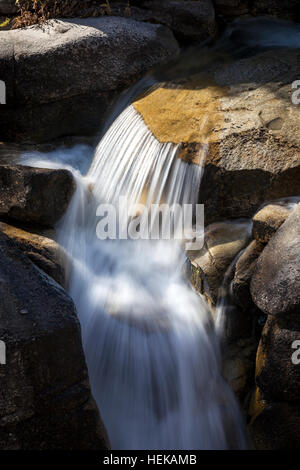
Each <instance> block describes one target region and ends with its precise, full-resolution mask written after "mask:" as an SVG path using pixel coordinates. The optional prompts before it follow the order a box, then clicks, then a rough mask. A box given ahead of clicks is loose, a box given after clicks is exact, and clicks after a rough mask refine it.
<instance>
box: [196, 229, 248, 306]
mask: <svg viewBox="0 0 300 470" xmlns="http://www.w3.org/2000/svg"><path fill="white" fill-rule="evenodd" d="M249 232H250V230H249V223H248V222H239V221H238V222H221V223H216V224H212V225H209V226H208V227H207V229H206V231H205V242H204V246H203V248H202V249H201V250H200V251H199V252H198V251H195V252H190V253H189V258H190V261H191V265H192V274H191V282H192V284H193V285H194V287H195V288H196V289H197V290H198V291H199V292H200V293H202V294H204V295H205V296H206V297H207V298H208V299H209V301H210V302H211V303H213V304H216V302H217V299H218V295H219V289H220V287H221V285H222V282H223V279H224V275H225V273H226V271H227V269H228V268H229V266H230V264H231V262H232V261H233V260H234V258H235V257H236V255H237V254H238V253H239V252H240V251H241V250H242V249H243V248H244V247H245V245H246V244H247V242H248V240H249V235H250V233H249Z"/></svg>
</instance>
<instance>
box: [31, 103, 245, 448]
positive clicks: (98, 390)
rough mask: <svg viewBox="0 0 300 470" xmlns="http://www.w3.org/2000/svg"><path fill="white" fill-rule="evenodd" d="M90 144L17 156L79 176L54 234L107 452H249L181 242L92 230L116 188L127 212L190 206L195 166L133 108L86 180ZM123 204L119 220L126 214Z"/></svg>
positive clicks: (106, 140)
mask: <svg viewBox="0 0 300 470" xmlns="http://www.w3.org/2000/svg"><path fill="white" fill-rule="evenodd" d="M89 151H90V149H88V148H85V147H84V146H81V147H77V148H76V149H75V150H74V149H73V150H72V151H70V150H69V151H66V152H65V154H64V155H63V154H59V155H58V154H57V152H53V153H52V154H49V155H47V156H41V158H40V159H38V158H37V156H36V155H35V156H33V157H29V156H24V161H23V162H24V163H26V164H30V165H35V166H40V167H43V166H44V167H49V166H50V167H62V166H64V167H65V168H68V169H70V170H71V171H72V172H73V174H74V177H75V179H76V183H77V190H76V193H75V195H74V197H73V199H72V201H71V204H70V207H69V209H68V211H67V213H66V214H65V216H64V218H63V220H62V221H61V222H60V224H59V226H58V228H57V231H58V240H59V242H60V243H61V244H62V245H63V246H64V247H65V249H66V251H67V253H68V255H69V258H70V260H72V262H71V264H70V266H69V292H70V295H71V296H72V298H73V299H74V301H75V304H76V307H77V310H78V315H79V319H80V323H81V327H82V337H83V345H84V350H85V354H86V360H87V364H88V369H89V376H90V381H91V386H92V392H93V395H94V397H95V399H96V401H97V403H98V406H99V409H100V411H101V414H102V417H103V420H104V423H105V425H106V427H107V431H108V434H109V437H110V441H111V445H112V448H113V449H229V448H235V449H243V448H245V447H246V440H245V435H244V430H243V424H242V418H241V416H240V412H239V409H238V405H237V403H236V401H235V398H234V396H233V394H232V392H231V390H230V388H229V386H228V385H227V383H226V382H225V381H224V379H223V378H222V375H221V365H220V364H221V361H220V353H219V346H218V341H217V339H216V336H215V333H214V327H213V323H212V319H211V317H210V313H209V311H208V308H207V306H206V304H205V302H204V300H203V299H202V298H201V297H200V296H199V295H197V294H196V293H195V292H194V291H193V290H192V288H191V286H190V285H189V283H188V281H187V280H186V279H185V276H184V264H185V259H186V258H185V255H184V252H183V250H182V248H181V244H180V243H179V242H176V241H175V240H135V241H133V240H118V239H117V240H99V239H98V238H97V235H96V224H97V220H98V219H97V217H96V208H97V206H98V205H99V204H101V203H102V204H103V203H111V204H115V205H116V207H117V208H118V201H119V197H120V196H123V198H126V201H127V203H128V206H129V208H130V207H131V205H133V204H134V203H136V202H140V201H141V199H143V203H144V204H145V205H146V207H147V206H149V205H150V203H153V202H156V203H159V202H161V201H163V202H165V203H167V204H172V203H180V204H184V203H192V204H195V203H196V202H197V197H198V192H199V184H200V181H201V174H202V170H201V167H200V166H198V165H193V164H191V165H190V164H187V163H185V162H184V161H182V160H181V159H179V158H178V156H177V153H178V146H175V145H173V144H160V143H159V142H158V141H157V140H156V139H155V138H154V137H153V136H152V134H151V133H150V132H149V130H148V129H147V127H146V126H145V124H144V122H143V120H142V118H141V117H140V116H139V114H138V113H137V112H136V111H135V110H134V108H133V107H131V106H129V107H127V108H126V109H125V110H124V111H123V112H122V113H121V114H120V116H119V117H118V118H117V119H116V120H115V122H114V123H113V124H112V126H111V127H110V128H109V130H108V131H107V132H106V134H105V135H104V137H103V138H102V140H101V142H100V143H99V145H98V147H97V149H96V152H95V155H94V158H93V161H92V164H91V167H90V169H89V171H88V172H87V174H86V175H85V176H82V175H81V173H80V171H79V170H78V169H76V166H77V167H81V166H82V164H83V163H85V164H86V161H85V162H84V160H83V158H82V155H83V154H85V153H86V152H89ZM203 151H204V152H205V148H204V150H203ZM72 158H73V162H74V161H75V162H76V164H75V168H74V167H72V166H71V165H70V160H71V159H72ZM62 161H64V165H63V164H62ZM73 164H74V163H73ZM145 188H147V191H146V195H145ZM118 210H119V211H121V213H120V214H118V215H119V217H118V220H120V222H121V225H122V226H123V227H124V226H126V225H127V224H128V221H129V219H128V213H127V212H125V213H124V214H123V213H122V207H121V208H120V209H119V208H118ZM149 232H151V226H150V227H149Z"/></svg>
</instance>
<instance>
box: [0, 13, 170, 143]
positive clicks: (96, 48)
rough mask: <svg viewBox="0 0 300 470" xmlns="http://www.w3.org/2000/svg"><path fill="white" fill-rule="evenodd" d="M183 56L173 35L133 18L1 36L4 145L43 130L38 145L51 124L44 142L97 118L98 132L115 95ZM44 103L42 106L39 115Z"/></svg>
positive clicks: (73, 22) (58, 23)
mask: <svg viewBox="0 0 300 470" xmlns="http://www.w3.org/2000/svg"><path fill="white" fill-rule="evenodd" d="M178 53H179V46H178V44H177V41H176V40H175V38H174V36H173V34H172V32H171V31H170V30H169V29H168V28H166V27H164V26H161V25H157V24H148V23H143V22H138V21H134V20H132V19H129V18H126V19H125V18H120V17H100V18H87V19H76V18H74V19H69V20H50V21H48V22H46V23H45V24H44V25H43V26H42V27H41V26H32V27H28V28H23V29H18V30H13V31H4V32H2V33H1V35H0V78H1V79H2V80H4V81H5V82H6V83H7V90H8V91H7V106H6V108H5V109H4V113H1V115H2V116H1V119H0V124H1V126H0V128H1V135H0V141H1V140H8V138H9V139H13V138H14V136H18V135H19V134H20V138H23V139H24V138H25V136H26V132H27V133H28V136H29V137H30V138H35V131H34V129H33V128H32V127H33V125H35V126H37V128H38V127H40V129H37V130H36V134H37V136H38V137H39V140H43V134H45V132H46V130H47V125H46V124H47V123H48V133H47V137H46V136H44V138H48V139H49V134H50V136H52V137H57V136H61V135H66V134H68V133H71V134H72V133H73V134H74V132H77V131H78V129H77V128H76V129H75V130H74V126H75V127H76V126H77V127H79V124H78V122H79V121H81V122H85V120H88V121H94V120H96V117H97V116H98V126H100V123H101V119H102V120H103V115H104V114H105V110H106V108H107V106H108V103H110V102H111V100H112V98H113V97H114V96H115V93H116V90H118V91H120V90H123V89H124V88H126V87H127V86H128V85H130V84H131V83H132V82H133V81H135V80H137V79H138V78H140V77H141V76H142V75H144V74H145V73H146V72H147V71H149V70H150V69H151V68H152V67H154V66H156V65H159V64H163V63H166V62H168V61H169V60H170V59H173V58H174V57H175V56H176V55H177V54H178ZM93 96H95V104H94V106H93V103H92V97H93ZM85 99H86V100H87V104H85ZM62 100H67V101H65V102H64V103H63V108H62V106H59V104H58V102H63V101H62ZM41 104H43V105H45V106H43V107H42V108H41ZM62 109H64V110H65V111H64V113H65V114H62ZM66 110H67V111H66ZM38 113H39V116H40V118H41V122H40V124H39V123H38ZM78 113H79V116H76V114H78ZM89 113H90V114H91V117H90V118H88V114H89ZM94 114H96V116H94ZM67 115H69V117H68V118H67ZM80 117H81V119H80ZM74 122H75V124H74ZM84 125H85V124H84ZM61 126H62V127H61ZM85 126H86V125H85ZM49 128H50V129H49ZM42 131H43V132H42ZM84 131H85V129H83V132H84ZM41 134H42V135H41Z"/></svg>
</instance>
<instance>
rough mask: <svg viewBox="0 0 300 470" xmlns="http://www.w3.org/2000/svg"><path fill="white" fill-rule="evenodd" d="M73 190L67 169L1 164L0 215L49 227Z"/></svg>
mask: <svg viewBox="0 0 300 470" xmlns="http://www.w3.org/2000/svg"><path fill="white" fill-rule="evenodd" d="M74 190H75V182H74V180H73V177H72V175H71V173H70V172H69V171H67V170H50V169H49V170H48V169H41V168H31V167H25V166H21V165H15V166H9V165H3V166H0V216H2V217H3V216H5V217H6V218H7V217H8V218H10V219H16V220H19V221H22V222H32V223H36V224H41V225H47V226H52V225H54V224H55V223H56V222H58V221H59V219H60V218H61V216H62V215H63V214H64V212H65V210H66V208H67V207H68V204H69V202H70V200H71V197H72V195H73V192H74Z"/></svg>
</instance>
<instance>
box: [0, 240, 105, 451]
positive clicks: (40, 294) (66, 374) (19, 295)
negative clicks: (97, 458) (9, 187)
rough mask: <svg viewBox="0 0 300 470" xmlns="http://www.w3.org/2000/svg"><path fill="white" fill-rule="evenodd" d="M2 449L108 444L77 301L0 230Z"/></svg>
mask: <svg viewBox="0 0 300 470" xmlns="http://www.w3.org/2000/svg"><path fill="white" fill-rule="evenodd" d="M0 266H1V282H0V298H1V302H0V339H1V341H4V342H5V345H6V364H2V365H1V367H0V380H1V394H0V448H1V449H8V450H13V449H22V450H26V449H39V450H45V449H79V450H80V449H81V450H84V449H85V450H87V449H95V450H99V449H107V448H108V442H107V437H106V433H105V430H104V427H103V424H102V422H101V419H100V417H99V413H98V410H97V408H96V405H95V403H94V400H93V398H92V396H91V392H90V388H89V383H88V375H87V368H86V364H85V360H84V354H83V350H82V345H81V335H80V327H79V323H78V320H77V316H76V311H75V307H74V304H73V302H72V300H71V299H70V297H69V296H68V295H67V294H66V292H65V291H64V290H63V288H62V287H60V286H59V285H58V284H57V283H56V282H55V281H53V280H51V278H50V277H48V276H47V275H46V274H44V273H43V272H42V271H41V270H40V269H38V268H37V267H36V266H35V265H34V264H33V263H32V262H31V261H30V260H29V259H28V258H26V256H25V255H24V254H23V253H22V252H21V251H20V250H19V249H18V248H17V246H16V244H15V242H14V241H13V240H11V239H9V238H8V237H7V236H6V235H5V234H3V233H0Z"/></svg>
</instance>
